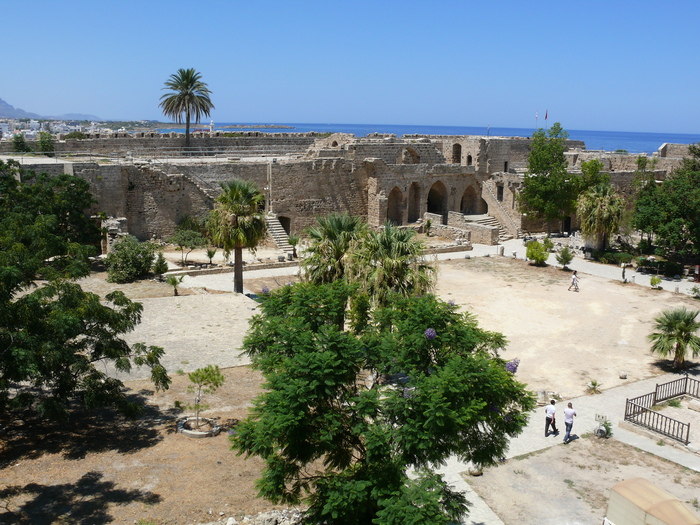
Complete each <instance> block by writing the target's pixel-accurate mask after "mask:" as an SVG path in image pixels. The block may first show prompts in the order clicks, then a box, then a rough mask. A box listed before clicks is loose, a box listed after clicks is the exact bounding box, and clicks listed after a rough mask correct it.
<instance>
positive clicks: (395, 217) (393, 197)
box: [386, 186, 403, 226]
mask: <svg viewBox="0 0 700 525" xmlns="http://www.w3.org/2000/svg"><path fill="white" fill-rule="evenodd" d="M386 220H387V221H389V222H391V223H392V224H394V225H396V226H401V224H402V223H403V193H401V190H400V189H399V188H397V187H396V186H394V189H393V190H391V192H390V193H389V198H388V200H387V206H386Z"/></svg>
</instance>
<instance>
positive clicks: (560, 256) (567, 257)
mask: <svg viewBox="0 0 700 525" xmlns="http://www.w3.org/2000/svg"><path fill="white" fill-rule="evenodd" d="M573 260H574V252H572V251H571V249H570V248H569V247H568V246H564V247H563V248H562V249H561V250H560V251H559V253H557V262H558V263H559V264H561V265H562V266H563V267H564V269H566V267H567V266H568V265H569V264H571V261H573Z"/></svg>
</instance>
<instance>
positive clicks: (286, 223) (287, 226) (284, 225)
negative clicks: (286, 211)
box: [277, 215, 292, 235]
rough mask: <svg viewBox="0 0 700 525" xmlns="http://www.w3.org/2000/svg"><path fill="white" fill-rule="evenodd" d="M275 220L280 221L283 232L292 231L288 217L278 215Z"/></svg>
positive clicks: (288, 232)
mask: <svg viewBox="0 0 700 525" xmlns="http://www.w3.org/2000/svg"><path fill="white" fill-rule="evenodd" d="M277 220H278V221H280V224H281V225H282V228H284V232H285V233H286V234H287V235H289V234H290V233H291V232H292V220H291V219H290V218H289V217H283V216H281V215H280V216H278V217H277Z"/></svg>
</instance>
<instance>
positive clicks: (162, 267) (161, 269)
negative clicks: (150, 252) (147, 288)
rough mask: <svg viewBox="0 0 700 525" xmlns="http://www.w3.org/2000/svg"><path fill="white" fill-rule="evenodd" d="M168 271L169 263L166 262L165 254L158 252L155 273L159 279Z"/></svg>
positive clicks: (154, 265) (154, 267)
mask: <svg viewBox="0 0 700 525" xmlns="http://www.w3.org/2000/svg"><path fill="white" fill-rule="evenodd" d="M167 271H168V261H166V260H165V256H164V255H163V252H158V256H157V257H156V262H155V263H154V264H153V273H154V274H156V275H157V276H158V277H161V276H162V275H163V274H164V273H165V272H167Z"/></svg>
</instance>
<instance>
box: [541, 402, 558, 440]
mask: <svg viewBox="0 0 700 525" xmlns="http://www.w3.org/2000/svg"><path fill="white" fill-rule="evenodd" d="M554 403H555V401H554V399H552V402H551V403H550V404H549V405H547V408H545V409H544V413H545V414H546V417H545V420H544V437H547V436H548V435H549V425H552V432H553V433H554V435H555V436H556V435H557V434H559V431H558V430H557V422H556V417H555V414H556V412H557V407H555V406H554Z"/></svg>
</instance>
